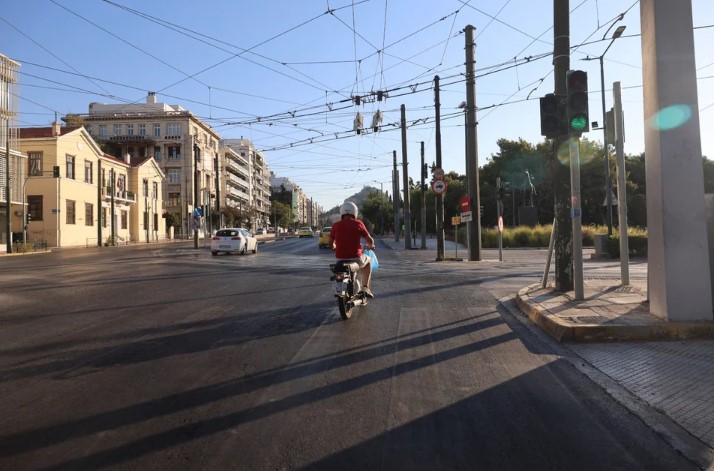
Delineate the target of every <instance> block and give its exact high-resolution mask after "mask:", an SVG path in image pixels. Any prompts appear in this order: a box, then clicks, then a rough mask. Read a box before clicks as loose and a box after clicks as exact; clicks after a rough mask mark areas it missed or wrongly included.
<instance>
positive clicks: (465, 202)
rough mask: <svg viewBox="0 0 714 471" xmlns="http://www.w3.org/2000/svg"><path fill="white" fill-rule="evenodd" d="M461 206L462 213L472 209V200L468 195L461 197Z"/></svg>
mask: <svg viewBox="0 0 714 471" xmlns="http://www.w3.org/2000/svg"><path fill="white" fill-rule="evenodd" d="M459 207H460V208H461V212H462V213H466V212H469V211H471V200H470V199H469V197H468V196H462V197H461V201H460V202H459Z"/></svg>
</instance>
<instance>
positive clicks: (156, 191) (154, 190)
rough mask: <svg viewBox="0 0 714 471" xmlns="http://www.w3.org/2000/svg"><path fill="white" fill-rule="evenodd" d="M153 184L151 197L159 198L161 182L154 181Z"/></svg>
mask: <svg viewBox="0 0 714 471" xmlns="http://www.w3.org/2000/svg"><path fill="white" fill-rule="evenodd" d="M151 185H152V188H151V199H154V200H157V199H159V184H158V183H157V182H153V183H152V184H151Z"/></svg>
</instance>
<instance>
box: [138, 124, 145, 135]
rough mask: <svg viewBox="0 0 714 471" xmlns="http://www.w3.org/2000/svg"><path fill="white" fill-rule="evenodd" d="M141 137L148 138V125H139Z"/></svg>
mask: <svg viewBox="0 0 714 471" xmlns="http://www.w3.org/2000/svg"><path fill="white" fill-rule="evenodd" d="M139 135H140V136H141V137H144V136H146V124H140V125H139Z"/></svg>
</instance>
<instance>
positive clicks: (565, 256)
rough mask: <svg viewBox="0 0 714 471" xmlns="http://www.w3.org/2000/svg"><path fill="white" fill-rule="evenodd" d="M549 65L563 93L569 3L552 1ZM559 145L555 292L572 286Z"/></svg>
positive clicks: (564, 168)
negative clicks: (551, 53) (551, 50)
mask: <svg viewBox="0 0 714 471" xmlns="http://www.w3.org/2000/svg"><path fill="white" fill-rule="evenodd" d="M553 7H554V8H553V44H554V45H553V65H554V71H555V74H554V77H555V95H557V96H565V94H566V73H567V72H568V69H570V2H569V0H553ZM561 146H565V149H564V150H566V149H567V148H568V147H567V138H561V137H558V138H555V139H553V158H552V159H551V169H552V172H553V181H554V189H553V192H554V196H555V208H554V209H555V220H556V224H555V227H556V228H557V230H556V233H555V242H554V251H555V287H556V289H557V290H559V291H563V292H565V291H570V290H572V289H573V265H572V262H573V247H572V242H573V239H572V220H571V218H570V209H571V208H570V188H569V183H570V164H569V163H568V164H564V163H563V162H561V161H560V160H559V159H558V151H559V149H560V147H561Z"/></svg>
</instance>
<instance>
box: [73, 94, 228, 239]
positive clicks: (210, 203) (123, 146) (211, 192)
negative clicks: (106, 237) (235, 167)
mask: <svg viewBox="0 0 714 471" xmlns="http://www.w3.org/2000/svg"><path fill="white" fill-rule="evenodd" d="M80 119H81V121H82V122H83V123H84V125H85V127H86V128H87V130H88V131H89V133H90V134H91V135H92V137H93V138H94V139H95V140H96V141H97V142H98V143H99V144H100V146H101V147H102V148H103V149H104V150H105V151H106V152H107V153H109V154H111V155H118V156H127V155H128V156H129V158H130V160H131V159H148V158H149V157H152V158H153V161H154V162H156V163H157V164H158V167H159V168H160V170H161V172H162V173H163V174H164V175H165V177H166V182H165V185H163V188H162V195H161V196H162V198H161V199H162V200H163V203H164V208H163V209H164V210H165V213H166V214H167V215H170V216H171V219H172V220H175V221H177V227H175V231H176V236H177V237H189V236H191V235H192V234H193V228H192V226H191V224H192V220H191V213H192V212H193V209H194V207H197V206H198V207H200V206H206V207H215V205H216V202H215V198H218V197H219V196H218V193H219V191H220V189H219V186H220V182H219V181H217V180H219V179H220V178H218V179H217V178H216V177H217V176H218V177H220V175H219V174H218V167H219V165H218V159H219V142H220V136H219V135H218V133H216V132H215V131H214V130H213V129H212V128H211V127H210V126H209V125H207V124H206V123H204V122H203V121H201V120H200V119H198V118H197V117H196V116H194V115H193V114H192V113H191V112H190V111H188V110H186V109H184V108H182V107H181V106H179V105H169V104H167V103H159V102H157V100H156V94H155V93H154V92H149V93H148V95H147V97H146V102H145V103H132V104H103V103H91V104H90V105H89V113H88V114H87V115H82V116H81V117H80ZM196 195H197V198H196Z"/></svg>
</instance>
